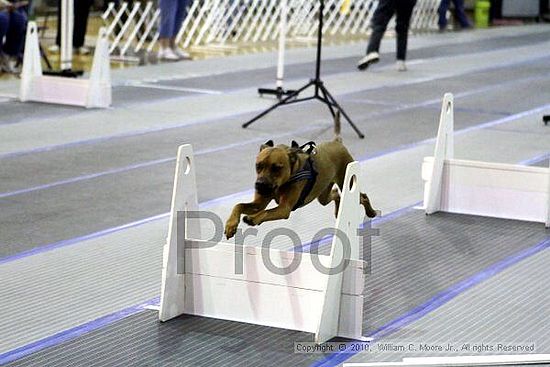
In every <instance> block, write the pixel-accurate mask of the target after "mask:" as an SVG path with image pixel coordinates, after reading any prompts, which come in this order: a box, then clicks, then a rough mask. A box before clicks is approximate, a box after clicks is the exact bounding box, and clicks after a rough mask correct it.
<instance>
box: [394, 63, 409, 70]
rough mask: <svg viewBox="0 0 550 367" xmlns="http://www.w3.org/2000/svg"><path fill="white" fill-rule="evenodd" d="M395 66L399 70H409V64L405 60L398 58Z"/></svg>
mask: <svg viewBox="0 0 550 367" xmlns="http://www.w3.org/2000/svg"><path fill="white" fill-rule="evenodd" d="M395 68H396V69H397V71H407V64H405V60H397V62H396V63H395Z"/></svg>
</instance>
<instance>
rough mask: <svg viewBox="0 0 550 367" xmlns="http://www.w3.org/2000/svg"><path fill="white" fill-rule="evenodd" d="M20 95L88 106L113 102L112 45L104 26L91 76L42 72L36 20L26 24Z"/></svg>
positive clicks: (28, 98)
mask: <svg viewBox="0 0 550 367" xmlns="http://www.w3.org/2000/svg"><path fill="white" fill-rule="evenodd" d="M25 42H26V43H25V55H24V57H23V70H22V72H21V84H20V90H19V99H20V100H21V101H22V102H26V101H35V102H44V103H55V104H66V105H74V106H82V107H87V108H93V107H100V108H106V107H109V106H110V105H111V72H110V65H109V45H108V40H107V36H106V31H105V29H104V28H101V29H100V30H99V36H98V39H97V44H96V49H95V54H94V60H93V64H92V71H91V73H90V79H76V78H66V77H58V76H47V75H42V65H41V63H40V59H41V56H40V48H39V46H38V33H37V28H36V23H35V22H29V24H28V26H27V38H26V41H25Z"/></svg>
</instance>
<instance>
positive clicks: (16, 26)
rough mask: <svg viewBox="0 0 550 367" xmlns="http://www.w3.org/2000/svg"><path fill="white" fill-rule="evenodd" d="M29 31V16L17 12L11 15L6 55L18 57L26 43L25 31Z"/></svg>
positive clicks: (5, 48)
mask: <svg viewBox="0 0 550 367" xmlns="http://www.w3.org/2000/svg"><path fill="white" fill-rule="evenodd" d="M26 30H27V15H26V14H25V12H24V11H21V10H15V11H13V12H11V13H10V23H9V27H8V32H7V33H6V43H5V44H4V53H6V54H7V55H10V56H13V57H18V56H20V54H21V51H22V48H23V42H24V41H25V31H26Z"/></svg>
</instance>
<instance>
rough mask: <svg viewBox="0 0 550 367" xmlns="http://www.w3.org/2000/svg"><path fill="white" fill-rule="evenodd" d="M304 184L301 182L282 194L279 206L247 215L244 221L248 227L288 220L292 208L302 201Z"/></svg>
mask: <svg viewBox="0 0 550 367" xmlns="http://www.w3.org/2000/svg"><path fill="white" fill-rule="evenodd" d="M304 184H305V183H304V182H300V183H298V185H296V186H293V187H291V188H290V189H288V190H287V191H283V192H281V193H280V196H279V206H277V207H275V208H272V209H269V210H261V211H259V212H258V213H256V214H254V215H246V216H245V217H244V218H243V221H244V222H245V223H246V224H248V225H251V226H257V225H259V224H262V223H263V222H268V221H270V220H278V219H288V217H289V216H290V212H291V211H292V208H294V206H295V205H296V203H297V202H298V200H299V199H300V194H301V192H302V189H303V186H304Z"/></svg>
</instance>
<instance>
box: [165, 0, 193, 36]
mask: <svg viewBox="0 0 550 367" xmlns="http://www.w3.org/2000/svg"><path fill="white" fill-rule="evenodd" d="M188 5H189V0H160V1H159V7H160V32H159V33H160V35H159V37H160V38H174V37H176V35H177V34H178V31H179V30H180V27H181V23H183V20H184V19H185V17H186V16H187V6H188Z"/></svg>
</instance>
